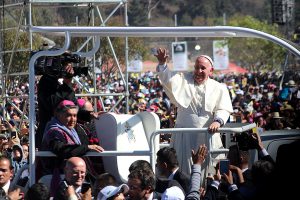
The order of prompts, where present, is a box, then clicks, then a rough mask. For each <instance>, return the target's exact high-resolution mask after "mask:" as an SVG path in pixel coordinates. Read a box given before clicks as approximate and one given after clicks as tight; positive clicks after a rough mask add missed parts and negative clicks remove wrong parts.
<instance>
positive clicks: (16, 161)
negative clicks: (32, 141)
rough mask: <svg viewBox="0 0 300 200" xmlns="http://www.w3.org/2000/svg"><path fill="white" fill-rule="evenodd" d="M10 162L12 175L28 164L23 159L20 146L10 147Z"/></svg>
mask: <svg viewBox="0 0 300 200" xmlns="http://www.w3.org/2000/svg"><path fill="white" fill-rule="evenodd" d="M11 160H12V166H13V168H14V173H17V172H18V171H19V169H21V168H22V167H23V166H24V165H26V164H27V163H28V162H27V160H25V159H24V152H23V148H22V146H21V145H19V144H15V145H13V146H12V154H11Z"/></svg>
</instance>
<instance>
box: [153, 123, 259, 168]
mask: <svg viewBox="0 0 300 200" xmlns="http://www.w3.org/2000/svg"><path fill="white" fill-rule="evenodd" d="M255 127H256V124H255V123H252V124H248V125H245V126H241V127H235V128H227V127H224V128H219V131H218V132H220V133H226V134H228V133H242V132H245V131H248V130H250V129H252V128H255ZM161 133H171V134H177V133H184V134H191V133H199V134H200V133H201V134H207V135H208V137H207V141H206V145H207V149H208V153H209V156H208V163H209V165H211V164H212V163H211V162H212V159H211V154H216V153H224V152H227V151H228V150H227V149H212V148H211V147H212V134H210V133H208V129H207V128H169V129H159V130H157V131H155V132H153V133H152V134H151V136H150V152H151V153H150V154H151V155H150V156H151V158H150V163H151V166H152V168H153V170H155V160H156V158H155V157H156V155H155V138H156V136H157V135H159V134H161ZM199 145H200V144H199Z"/></svg>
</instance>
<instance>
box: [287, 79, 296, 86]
mask: <svg viewBox="0 0 300 200" xmlns="http://www.w3.org/2000/svg"><path fill="white" fill-rule="evenodd" d="M287 85H288V86H291V87H293V86H296V83H295V81H294V80H289V82H288V83H287Z"/></svg>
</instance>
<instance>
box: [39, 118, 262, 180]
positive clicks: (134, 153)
mask: <svg viewBox="0 0 300 200" xmlns="http://www.w3.org/2000/svg"><path fill="white" fill-rule="evenodd" d="M255 127H256V124H255V123H252V124H248V125H245V126H241V127H236V128H226V127H225V128H220V129H219V132H221V133H226V134H229V133H242V132H245V131H248V130H250V129H252V128H255ZM183 132H184V133H185V134H191V133H195V132H196V133H201V134H208V136H209V137H208V140H207V141H206V144H207V147H208V153H209V156H208V163H209V164H208V166H207V167H209V166H211V165H212V158H211V154H222V153H227V152H228V151H229V150H228V149H212V148H211V147H212V145H211V144H212V134H209V133H208V130H207V128H168V129H159V130H157V131H155V132H153V133H152V134H151V136H150V144H149V146H150V148H149V150H138V151H104V152H101V153H99V152H87V153H86V154H85V155H84V156H88V157H97V156H150V164H151V166H152V169H153V170H154V171H155V161H156V158H155V157H156V150H157V149H155V138H156V136H157V135H159V134H162V133H171V134H177V133H183ZM199 145H200V144H199ZM35 155H36V156H37V157H56V155H55V154H54V153H53V152H51V151H36V153H35ZM204 176H205V175H204Z"/></svg>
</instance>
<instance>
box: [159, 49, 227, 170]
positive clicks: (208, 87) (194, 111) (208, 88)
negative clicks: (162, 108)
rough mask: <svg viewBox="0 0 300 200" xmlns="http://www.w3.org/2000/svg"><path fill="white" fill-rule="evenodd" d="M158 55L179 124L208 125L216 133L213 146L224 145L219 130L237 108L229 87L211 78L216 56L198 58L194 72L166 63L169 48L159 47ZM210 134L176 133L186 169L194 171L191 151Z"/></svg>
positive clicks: (174, 141)
mask: <svg viewBox="0 0 300 200" xmlns="http://www.w3.org/2000/svg"><path fill="white" fill-rule="evenodd" d="M155 56H156V57H157V59H158V62H159V63H158V66H157V72H158V75H159V79H160V81H161V83H162V85H163V88H164V90H165V92H166V94H167V95H168V97H169V99H170V100H171V102H172V103H173V104H174V105H175V106H177V117H176V124H175V127H176V128H202V127H208V131H209V132H210V133H211V134H213V135H212V148H213V149H218V148H222V146H223V145H222V141H221V138H220V134H219V133H216V132H217V131H218V129H219V128H220V127H221V126H223V125H224V124H225V123H226V122H227V120H228V118H229V115H230V113H232V112H233V109H232V103H231V99H230V96H229V92H228V89H227V87H226V86H225V85H222V84H221V83H219V82H217V81H215V80H213V79H211V78H209V76H210V75H211V74H212V72H213V69H214V67H213V61H212V59H211V58H210V57H209V56H207V55H200V56H198V57H197V58H196V61H195V65H194V71H193V72H192V73H173V72H171V71H170V70H169V69H168V67H167V64H166V63H167V58H168V55H167V51H166V49H158V50H157V54H156V55H155ZM207 137H208V136H207V134H203V133H202V134H199V133H192V134H190V133H189V134H185V133H179V134H173V135H172V142H171V146H172V147H174V148H175V149H176V152H177V154H178V161H179V166H180V168H181V169H182V171H184V172H186V173H187V174H190V173H191V165H192V162H191V154H190V150H191V149H196V148H197V147H198V145H199V144H203V143H206V141H207V139H206V138H207ZM183 144H184V145H183ZM207 145H208V144H207ZM219 158H220V157H219ZM204 165H205V164H204ZM206 165H207V162H206ZM203 167H204V168H205V167H206V166H203Z"/></svg>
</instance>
